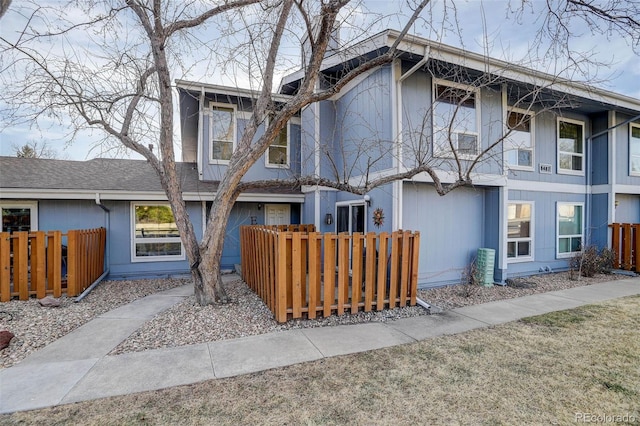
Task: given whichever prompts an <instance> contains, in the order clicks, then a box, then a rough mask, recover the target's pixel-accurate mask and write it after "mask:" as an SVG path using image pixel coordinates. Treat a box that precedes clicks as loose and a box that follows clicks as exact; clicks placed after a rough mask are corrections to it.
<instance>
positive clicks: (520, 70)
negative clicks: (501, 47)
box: [372, 30, 640, 111]
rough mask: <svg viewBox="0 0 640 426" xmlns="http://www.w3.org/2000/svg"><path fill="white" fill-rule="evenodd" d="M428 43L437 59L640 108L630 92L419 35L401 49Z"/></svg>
mask: <svg viewBox="0 0 640 426" xmlns="http://www.w3.org/2000/svg"><path fill="white" fill-rule="evenodd" d="M386 34H388V38H387V40H386V43H387V46H389V47H391V46H392V45H393V43H394V42H395V41H396V39H397V38H398V37H399V36H400V32H399V31H396V30H388V31H387V32H386ZM424 46H431V52H430V53H431V57H432V58H434V59H440V60H443V61H446V62H449V63H453V64H459V65H461V66H464V67H466V68H470V69H474V70H477V71H481V72H488V73H492V74H496V75H500V76H502V77H505V78H508V79H512V80H515V81H521V82H525V83H530V84H534V85H537V86H542V87H544V86H549V87H553V88H554V89H555V90H559V91H561V92H564V93H567V94H572V95H576V96H580V97H583V98H586V99H593V100H596V101H601V102H605V103H608V104H611V105H614V106H617V107H621V108H629V109H632V110H637V111H638V110H640V101H638V99H635V98H632V97H630V96H626V95H622V94H620V93H615V92H611V91H608V90H603V89H599V88H597V87H593V86H589V85H587V84H584V83H580V82H575V81H571V80H567V79H563V78H560V77H558V76H555V75H551V74H547V73H543V72H540V71H536V70H533V69H529V68H525V67H522V66H520V65H516V64H513V63H510V62H506V61H502V60H499V59H494V58H489V57H487V56H485V55H482V54H478V53H474V52H469V51H466V50H464V49H459V48H456V47H453V46H447V45H443V44H440V43H436V42H433V41H431V40H427V39H425V38H422V37H418V36H406V37H405V39H404V40H403V41H402V42H400V43H399V45H398V50H400V51H404V52H408V53H413V54H415V55H418V56H420V55H421V54H422V53H423V52H424ZM379 47H381V46H378V48H379ZM372 50H373V49H372Z"/></svg>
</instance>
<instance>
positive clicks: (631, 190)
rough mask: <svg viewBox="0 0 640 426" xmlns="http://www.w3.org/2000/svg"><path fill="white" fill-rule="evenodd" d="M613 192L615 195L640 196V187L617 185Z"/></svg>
mask: <svg viewBox="0 0 640 426" xmlns="http://www.w3.org/2000/svg"><path fill="white" fill-rule="evenodd" d="M611 192H613V193H615V194H633V195H637V194H640V185H620V184H618V185H616V186H615V188H614V189H612V190H611Z"/></svg>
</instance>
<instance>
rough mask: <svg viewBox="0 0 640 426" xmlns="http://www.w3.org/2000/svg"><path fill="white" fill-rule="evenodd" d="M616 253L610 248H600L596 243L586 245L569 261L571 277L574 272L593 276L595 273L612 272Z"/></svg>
mask: <svg viewBox="0 0 640 426" xmlns="http://www.w3.org/2000/svg"><path fill="white" fill-rule="evenodd" d="M613 259H614V253H613V252H612V251H611V250H609V249H608V248H603V249H602V250H598V247H597V246H595V245H590V246H587V247H585V248H584V249H583V250H582V252H581V253H576V254H575V255H574V256H573V257H572V258H571V260H570V261H569V268H570V269H571V270H570V274H571V278H573V274H574V272H576V271H577V272H578V273H579V274H580V275H582V276H583V277H593V276H594V275H595V274H602V273H610V272H611V269H612V268H613Z"/></svg>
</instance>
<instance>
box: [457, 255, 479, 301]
mask: <svg viewBox="0 0 640 426" xmlns="http://www.w3.org/2000/svg"><path fill="white" fill-rule="evenodd" d="M481 278H482V277H481V274H480V271H479V270H478V265H477V264H476V259H475V258H474V259H473V260H472V261H471V263H469V265H467V266H466V267H465V268H464V270H463V271H462V275H461V277H460V284H461V285H460V296H462V297H471V296H473V295H475V294H476V293H477V292H478V289H479V288H480V284H481Z"/></svg>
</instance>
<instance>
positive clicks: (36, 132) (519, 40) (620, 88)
mask: <svg viewBox="0 0 640 426" xmlns="http://www.w3.org/2000/svg"><path fill="white" fill-rule="evenodd" d="M53 1H55V0H53ZM14 3H17V2H14ZM508 3H509V2H507V1H502V0H484V1H479V0H477V1H474V0H471V1H458V2H456V3H455V5H456V8H455V11H454V10H453V9H451V4H450V3H447V9H446V10H447V11H448V14H447V15H445V13H444V12H443V10H444V9H443V3H442V2H439V1H434V2H432V4H431V6H430V9H429V10H428V11H427V12H426V13H423V15H422V17H423V19H421V20H419V21H418V22H416V24H415V25H414V28H413V30H412V32H413V33H415V34H417V35H420V36H422V37H425V38H431V39H436V40H440V41H442V42H444V43H446V44H449V45H452V46H456V47H464V48H465V49H467V50H470V51H474V52H478V53H487V54H489V56H492V57H495V58H499V59H506V60H510V61H515V62H520V61H523V60H526V61H527V64H528V66H530V67H532V68H535V69H538V70H540V71H545V72H550V73H553V72H554V69H555V68H554V67H556V66H558V64H556V63H551V62H548V61H547V62H546V63H545V62H544V61H542V60H539V59H537V58H533V59H532V58H531V54H532V52H535V50H536V47H537V48H542V49H544V48H545V45H544V43H543V44H539V43H536V40H534V36H535V34H536V32H537V31H538V30H539V28H540V27H541V25H542V24H543V22H542V21H541V18H540V15H539V12H540V10H541V8H542V7H544V5H545V3H546V2H542V1H539V2H536V1H533V2H530V3H529V6H528V8H527V10H525V11H524V13H523V14H522V15H521V19H520V20H519V21H520V22H518V20H516V19H515V15H514V14H513V13H508V9H507V5H508ZM57 4H59V3H57ZM365 9H367V11H365ZM405 10H406V4H405V2H399V1H371V0H369V1H363V2H361V3H359V4H356V5H355V6H353V7H351V9H350V10H349V11H348V12H346V13H345V15H344V17H343V18H344V19H345V23H344V25H343V27H342V29H341V38H342V41H343V42H344V41H346V40H348V39H349V38H350V36H352V35H355V36H356V37H363V36H365V35H367V34H368V35H371V34H374V33H376V32H378V31H381V30H383V29H385V28H395V29H400V28H401V25H402V24H403V23H404V21H405V20H406V18H405ZM370 12H372V13H370ZM454 12H455V13H454ZM375 14H379V15H375ZM430 16H432V17H433V18H432V19H431V18H430ZM443 16H446V20H445V22H444V23H443V22H442V18H443ZM22 22H23V21H22V20H21V18H20V16H19V15H17V14H16V13H15V11H13V10H11V9H10V10H9V12H7V14H6V15H5V16H4V17H3V19H2V27H1V29H0V32H1V33H2V36H3V37H6V38H11V37H12V36H13V34H14V33H15V31H16V30H17V29H18V28H20V25H21V23H22ZM568 24H569V25H571V29H572V31H574V32H575V34H576V37H575V38H573V39H572V42H571V43H572V44H571V48H572V50H574V51H575V52H580V53H581V54H589V55H590V56H592V57H593V58H595V59H597V60H599V61H602V62H605V63H608V64H610V65H608V66H603V67H599V68H592V69H590V70H589V73H590V76H591V77H592V78H594V79H595V80H597V81H598V84H597V85H598V86H599V87H601V88H604V89H607V90H611V91H614V92H618V93H621V94H624V95H627V96H631V97H635V98H640V57H639V56H638V55H636V54H634V52H633V51H632V49H631V47H630V45H629V42H627V40H625V39H623V38H620V37H613V38H611V39H609V40H607V39H606V38H605V37H604V36H602V35H600V34H593V33H592V32H591V31H589V29H588V28H586V27H585V26H584V25H580V24H579V23H576V22H569V23H568ZM362 28H366V33H364V32H363V30H362ZM283 50H284V51H286V52H287V54H288V55H295V54H297V52H298V48H297V47H292V46H284V48H283ZM562 59H563V58H562V57H560V58H559V60H560V62H562ZM293 60H294V61H295V60H296V59H295V58H294V59H293ZM205 73H206V74H205ZM205 75H206V76H205ZM281 75H282V73H281V74H280V76H281ZM174 77H176V78H177V77H179V78H186V79H191V80H200V81H205V82H209V83H216V84H226V85H234V84H238V85H240V86H243V87H248V85H249V80H248V78H247V77H246V76H244V75H242V74H235V75H233V76H231V75H230V74H225V73H224V72H223V71H215V70H214V72H213V74H212V68H211V66H208V67H206V68H202V67H198V68H195V69H194V70H192V71H191V74H188V75H182V76H174ZM276 81H278V79H276ZM3 121H4V120H3ZM71 131H72V129H71V128H70V127H64V126H61V125H59V124H58V123H57V122H56V121H55V120H53V119H48V118H46V117H43V118H42V119H41V120H40V121H39V122H38V123H31V125H28V124H25V125H20V126H9V127H6V126H5V127H1V128H0V154H1V155H13V150H12V148H11V147H12V145H13V144H16V145H22V144H24V143H27V142H32V141H37V142H39V143H42V142H46V143H47V144H48V145H49V146H50V147H51V148H53V149H55V150H56V151H57V153H58V155H59V157H60V158H65V159H71V160H85V159H90V158H94V157H100V156H105V157H113V156H124V157H127V156H128V157H131V158H137V157H136V156H135V155H133V154H126V153H124V152H123V151H122V150H120V151H113V150H111V151H107V150H105V148H104V146H100V145H96V144H97V141H98V140H99V139H100V136H102V133H101V132H100V131H99V130H96V131H93V132H88V131H83V132H81V133H80V134H78V135H77V136H76V139H75V140H74V141H73V143H71V144H70V143H69V140H70V136H71Z"/></svg>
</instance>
